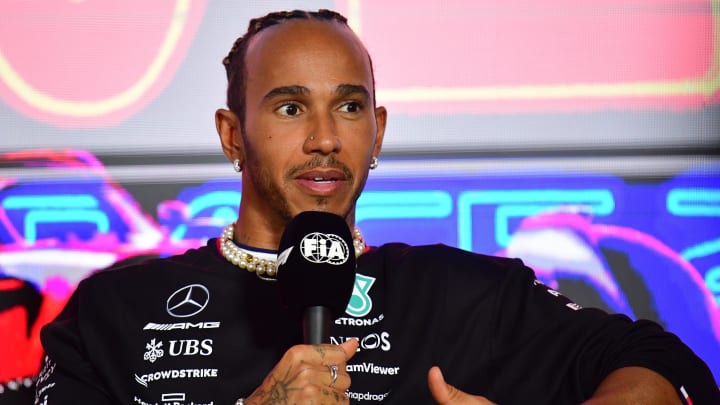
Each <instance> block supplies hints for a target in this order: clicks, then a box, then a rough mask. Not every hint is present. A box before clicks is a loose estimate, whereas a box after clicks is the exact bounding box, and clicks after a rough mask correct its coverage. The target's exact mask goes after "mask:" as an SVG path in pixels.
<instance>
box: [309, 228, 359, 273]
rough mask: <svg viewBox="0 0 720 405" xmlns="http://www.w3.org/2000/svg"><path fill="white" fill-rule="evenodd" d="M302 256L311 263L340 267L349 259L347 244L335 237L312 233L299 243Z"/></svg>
mask: <svg viewBox="0 0 720 405" xmlns="http://www.w3.org/2000/svg"><path fill="white" fill-rule="evenodd" d="M300 252H301V253H302V256H303V257H304V258H305V259H306V260H307V261H309V262H312V263H329V264H333V265H336V266H337V265H340V264H343V263H345V262H346V261H347V260H348V258H349V257H350V249H348V245H347V243H345V241H344V240H343V239H342V238H341V237H339V236H337V235H335V234H332V233H330V234H326V233H320V232H313V233H310V234H307V235H305V237H304V238H303V239H302V240H301V241H300Z"/></svg>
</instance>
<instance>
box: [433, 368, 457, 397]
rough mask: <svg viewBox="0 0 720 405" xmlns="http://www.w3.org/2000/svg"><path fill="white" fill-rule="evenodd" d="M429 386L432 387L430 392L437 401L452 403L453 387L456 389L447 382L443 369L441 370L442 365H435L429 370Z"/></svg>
mask: <svg viewBox="0 0 720 405" xmlns="http://www.w3.org/2000/svg"><path fill="white" fill-rule="evenodd" d="M428 387H429V388H430V393H431V394H432V396H433V398H434V399H435V402H437V403H438V404H440V405H442V404H449V403H450V394H451V388H453V389H454V387H452V386H450V385H448V384H447V383H446V382H445V378H444V377H443V374H442V371H440V367H438V366H433V367H432V368H430V371H429V372H428Z"/></svg>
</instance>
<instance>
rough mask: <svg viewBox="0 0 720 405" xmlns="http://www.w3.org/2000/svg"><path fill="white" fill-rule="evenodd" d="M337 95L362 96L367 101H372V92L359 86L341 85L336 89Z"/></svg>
mask: <svg viewBox="0 0 720 405" xmlns="http://www.w3.org/2000/svg"><path fill="white" fill-rule="evenodd" d="M335 94H337V95H338V96H340V97H347V96H349V95H351V94H362V96H363V97H364V98H365V99H366V100H370V92H369V91H368V89H366V88H365V86H362V85H359V84H340V85H338V86H337V87H336V88H335Z"/></svg>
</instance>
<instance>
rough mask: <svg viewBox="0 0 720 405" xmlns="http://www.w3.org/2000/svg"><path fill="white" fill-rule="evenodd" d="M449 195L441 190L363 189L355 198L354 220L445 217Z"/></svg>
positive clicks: (449, 203) (447, 214) (449, 211)
mask: <svg viewBox="0 0 720 405" xmlns="http://www.w3.org/2000/svg"><path fill="white" fill-rule="evenodd" d="M452 205H453V201H452V197H451V196H450V194H448V193H447V192H444V191H436V190H429V191H366V192H365V193H363V194H362V196H361V197H360V198H359V199H358V202H357V212H356V214H355V215H356V218H355V220H356V221H357V222H360V221H363V220H367V219H388V218H394V219H401V218H446V217H448V216H450V214H452Z"/></svg>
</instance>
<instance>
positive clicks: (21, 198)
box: [2, 194, 98, 210]
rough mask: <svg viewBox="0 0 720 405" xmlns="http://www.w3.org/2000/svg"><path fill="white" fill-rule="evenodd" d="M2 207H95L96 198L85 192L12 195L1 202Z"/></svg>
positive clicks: (96, 204)
mask: <svg viewBox="0 0 720 405" xmlns="http://www.w3.org/2000/svg"><path fill="white" fill-rule="evenodd" d="M2 206H3V208H5V209H7V210H10V209H32V208H95V207H97V206H98V200H97V198H95V197H94V196H92V195H87V194H55V195H47V194H46V195H14V196H9V197H7V198H6V199H4V200H3V202H2Z"/></svg>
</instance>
